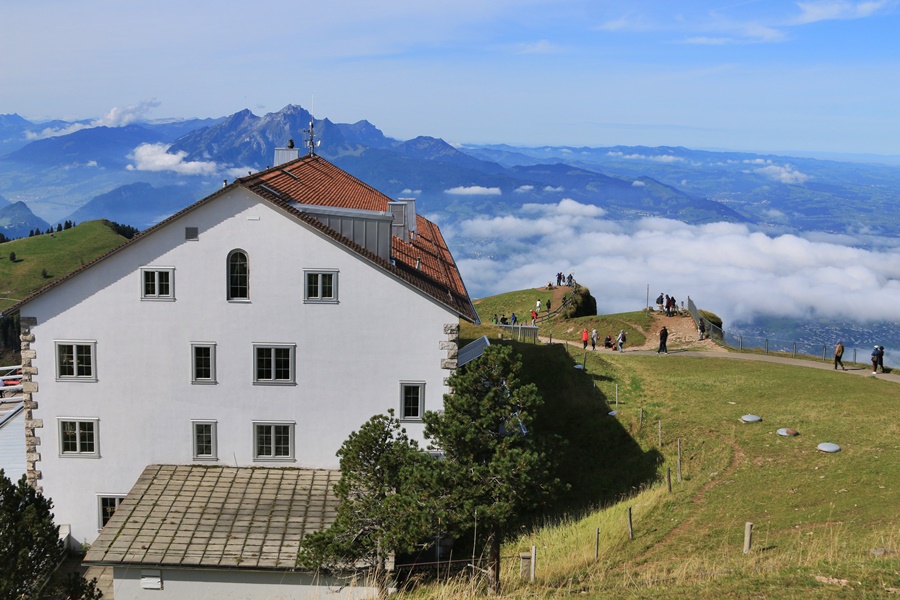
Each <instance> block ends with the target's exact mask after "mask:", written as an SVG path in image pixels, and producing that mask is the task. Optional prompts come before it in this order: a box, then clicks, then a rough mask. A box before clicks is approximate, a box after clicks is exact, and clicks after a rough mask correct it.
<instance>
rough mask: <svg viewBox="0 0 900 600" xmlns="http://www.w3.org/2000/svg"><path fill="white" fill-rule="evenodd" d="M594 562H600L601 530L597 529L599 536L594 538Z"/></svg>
mask: <svg viewBox="0 0 900 600" xmlns="http://www.w3.org/2000/svg"><path fill="white" fill-rule="evenodd" d="M594 560H600V528H599V527H598V528H597V536H596V537H595V538H594Z"/></svg>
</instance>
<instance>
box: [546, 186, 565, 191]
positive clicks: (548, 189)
mask: <svg viewBox="0 0 900 600" xmlns="http://www.w3.org/2000/svg"><path fill="white" fill-rule="evenodd" d="M544 191H545V192H564V191H566V188H564V187H563V186H559V187H553V186H552V185H548V186H545V187H544Z"/></svg>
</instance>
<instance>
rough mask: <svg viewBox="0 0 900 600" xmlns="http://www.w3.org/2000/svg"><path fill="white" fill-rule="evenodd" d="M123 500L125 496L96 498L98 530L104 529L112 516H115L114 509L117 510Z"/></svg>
mask: <svg viewBox="0 0 900 600" xmlns="http://www.w3.org/2000/svg"><path fill="white" fill-rule="evenodd" d="M124 499H125V496H97V508H98V509H99V514H98V524H99V527H98V529H103V528H104V527H106V524H107V523H109V520H110V519H112V516H113V514H115V512H116V509H117V508H119V505H120V504H122V500H124Z"/></svg>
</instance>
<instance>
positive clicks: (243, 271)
mask: <svg viewBox="0 0 900 600" xmlns="http://www.w3.org/2000/svg"><path fill="white" fill-rule="evenodd" d="M228 299H229V300H249V299H250V262H249V261H248V260H247V253H246V252H244V251H242V250H232V251H231V253H230V254H229V255H228Z"/></svg>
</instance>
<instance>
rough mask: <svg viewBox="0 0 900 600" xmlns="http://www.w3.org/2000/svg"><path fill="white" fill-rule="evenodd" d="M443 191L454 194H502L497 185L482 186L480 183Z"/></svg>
mask: <svg viewBox="0 0 900 600" xmlns="http://www.w3.org/2000/svg"><path fill="white" fill-rule="evenodd" d="M444 193H445V194H453V195H456V196H500V195H501V194H503V192H501V191H500V188H498V187H482V186H480V185H470V186H468V187H464V186H459V187H455V188H450V189H449V190H444Z"/></svg>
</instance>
